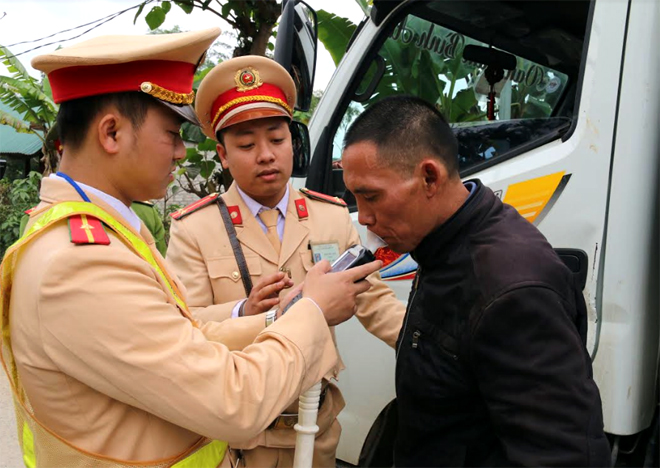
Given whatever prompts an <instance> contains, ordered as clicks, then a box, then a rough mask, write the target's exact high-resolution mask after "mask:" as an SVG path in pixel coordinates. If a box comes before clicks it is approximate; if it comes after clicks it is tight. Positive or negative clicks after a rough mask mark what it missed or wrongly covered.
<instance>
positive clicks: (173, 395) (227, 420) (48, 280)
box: [0, 28, 379, 468]
mask: <svg viewBox="0 0 660 468" xmlns="http://www.w3.org/2000/svg"><path fill="white" fill-rule="evenodd" d="M218 34H219V30H218V29H215V28H214V29H210V30H205V31H200V32H192V33H183V34H172V35H154V36H107V37H99V38H95V39H91V40H88V41H85V42H83V43H80V44H77V45H74V46H71V47H68V48H64V49H61V50H58V51H56V52H53V53H51V54H48V55H44V56H39V57H37V58H35V59H34V60H33V66H34V67H35V68H37V69H38V70H41V71H43V72H45V73H47V74H48V76H49V79H50V83H51V86H52V90H53V97H54V100H55V101H56V102H58V103H61V106H60V110H59V114H58V124H59V128H60V135H61V140H62V144H63V146H64V153H63V156H62V161H61V167H60V170H61V172H58V174H57V175H53V176H52V177H50V178H47V179H45V180H44V181H43V184H42V187H41V192H40V198H41V203H40V204H39V205H38V206H37V208H36V209H35V210H34V211H32V212H31V214H30V221H29V223H28V226H27V231H26V233H25V235H24V236H23V237H22V238H21V239H20V240H19V241H18V243H17V244H15V245H14V246H12V247H11V248H10V249H9V250H8V251H7V254H6V256H5V259H4V261H3V263H2V266H1V267H0V270H1V272H2V276H1V280H2V282H1V283H0V293H1V295H2V300H1V301H0V303H1V304H2V322H1V323H2V329H1V332H2V333H1V334H0V340H1V344H2V348H1V349H2V354H1V357H2V362H3V367H4V369H5V370H6V371H7V375H8V377H9V379H10V383H11V386H12V388H13V390H14V397H15V403H16V414H17V421H18V434H19V443H20V445H21V448H22V450H23V454H24V460H25V463H26V465H27V466H30V467H33V466H39V467H42V466H57V467H61V466H67V467H73V466H95V467H97V466H101V467H109V466H135V465H139V466H176V467H179V468H181V467H200V468H204V467H209V468H210V467H215V466H219V465H223V466H228V465H229V458H228V457H225V453H226V442H224V441H226V440H229V439H231V440H239V441H246V440H250V439H251V438H253V437H255V436H256V435H257V434H259V433H260V432H261V431H263V430H264V429H265V428H266V427H267V426H268V425H269V424H270V423H271V422H272V420H273V419H274V418H275V417H276V416H277V415H278V414H280V413H281V412H282V410H284V409H285V408H286V407H287V406H288V405H289V404H290V403H291V402H292V401H294V400H295V399H296V398H297V396H298V395H299V394H300V393H301V392H303V391H305V390H306V389H307V388H309V387H310V386H312V385H313V384H314V383H315V382H318V381H319V380H320V379H321V378H322V377H323V376H324V375H326V374H327V372H328V371H330V370H331V369H333V368H334V367H335V366H336V363H337V360H338V356H337V355H336V351H335V347H334V344H333V341H332V334H331V331H330V328H329V327H328V323H330V324H334V323H335V322H337V321H341V320H344V319H347V318H348V317H350V316H351V315H352V309H353V308H354V306H355V296H356V295H357V294H358V293H360V292H363V291H365V290H367V289H368V288H369V284H368V282H367V281H360V282H358V283H357V284H354V283H353V281H354V280H356V279H359V275H360V274H362V275H363V276H364V275H367V274H370V273H372V272H373V271H375V270H376V269H377V268H378V267H379V262H374V263H373V264H370V265H365V267H364V269H363V270H362V271H358V272H355V273H352V272H344V273H343V274H331V275H326V274H325V272H326V271H328V269H329V264H328V263H327V262H326V263H324V264H322V265H319V266H317V267H316V268H314V269H313V270H312V271H311V272H310V275H308V280H307V281H306V283H305V285H304V289H303V295H304V296H305V298H303V299H302V300H300V301H299V302H298V303H296V304H295V305H294V306H293V307H292V308H291V310H290V311H289V312H288V313H287V314H286V315H284V316H282V317H281V318H280V319H279V320H277V321H276V322H275V323H273V324H272V325H271V326H270V327H268V328H267V329H264V327H265V323H266V321H267V320H269V321H273V319H275V318H277V312H275V313H271V314H261V315H255V316H252V317H248V318H246V319H245V320H242V321H240V322H239V321H226V322H223V323H217V322H206V323H203V324H202V323H200V322H199V321H197V320H195V319H194V318H193V317H192V315H191V314H190V312H189V309H188V307H187V305H186V293H185V288H184V287H183V285H182V284H181V283H180V282H179V281H178V279H177V278H176V276H175V275H174V273H173V271H172V269H171V267H170V265H169V264H168V263H167V262H166V261H165V260H164V259H163V257H162V256H161V255H160V254H159V253H158V251H157V250H156V248H155V245H154V241H153V238H152V236H151V235H150V234H149V231H148V230H147V229H146V228H145V226H144V224H143V223H141V222H140V221H139V219H138V218H137V216H135V214H134V213H132V212H131V211H130V209H129V206H130V204H131V202H132V201H134V200H144V199H154V198H160V197H162V196H163V195H164V194H165V190H166V188H167V186H168V184H169V183H170V182H171V180H172V170H173V169H174V167H175V163H176V161H177V160H180V159H182V158H183V156H184V155H185V148H184V146H183V142H182V141H181V137H180V134H179V128H180V125H181V123H182V122H183V120H184V119H189V120H194V112H193V110H192V108H191V107H190V106H189V103H190V102H191V101H192V99H193V94H192V81H193V74H194V71H195V68H196V65H197V64H198V63H199V62H200V60H201V58H202V55H203V54H204V51H205V50H206V48H207V47H208V46H209V45H210V44H211V42H212V41H213V40H214V39H215V38H216V37H217V36H218ZM338 287H340V288H348V294H347V295H344V296H339V297H338V296H337V295H334V294H330V293H329V292H328V291H329V290H330V289H336V288H338ZM248 332H251V333H252V334H253V337H254V334H256V339H253V337H252V338H250V340H249V342H248V343H239V345H240V346H241V348H242V349H241V351H240V352H232V351H231V350H230V349H229V348H228V346H226V345H225V344H224V341H225V339H226V338H227V337H232V336H237V335H238V336H241V335H249V334H250V333H248ZM232 347H233V345H232Z"/></svg>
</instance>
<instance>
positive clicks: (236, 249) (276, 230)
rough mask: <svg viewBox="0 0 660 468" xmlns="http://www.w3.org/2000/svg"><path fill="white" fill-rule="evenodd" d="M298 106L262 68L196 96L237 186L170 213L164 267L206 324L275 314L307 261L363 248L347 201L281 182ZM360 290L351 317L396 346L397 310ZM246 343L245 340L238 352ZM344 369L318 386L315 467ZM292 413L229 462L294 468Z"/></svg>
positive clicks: (260, 63) (330, 441)
mask: <svg viewBox="0 0 660 468" xmlns="http://www.w3.org/2000/svg"><path fill="white" fill-rule="evenodd" d="M295 100H296V90H295V85H294V83H293V80H292V79H291V77H290V76H289V74H288V73H287V72H286V70H285V69H284V68H282V67H281V66H280V65H279V64H278V63H276V62H275V61H273V60H271V59H268V58H265V57H258V56H244V57H238V58H233V59H231V60H228V61H225V62H222V63H221V64H219V65H218V66H216V67H215V68H214V69H213V70H212V71H211V72H209V73H208V74H207V75H206V77H205V78H204V79H203V81H202V83H201V84H200V86H199V90H198V94H197V100H196V103H195V110H196V111H197V115H198V118H199V120H200V123H201V127H202V129H203V131H204V133H205V134H206V135H207V136H209V137H210V138H214V139H216V140H217V141H218V145H217V150H218V154H219V156H220V160H221V162H222V165H223V168H225V169H228V170H229V171H230V172H231V174H232V176H233V178H234V182H233V184H232V185H231V187H229V189H228V190H227V192H226V193H224V194H223V195H222V196H218V195H217V194H213V195H210V196H209V197H207V198H205V199H202V200H200V201H198V202H196V203H194V204H192V205H191V206H189V207H186V208H184V209H182V210H180V211H179V212H178V213H174V214H173V218H174V221H173V222H172V225H171V231H170V234H171V235H170V243H169V247H168V251H167V258H168V261H170V262H172V264H173V266H174V269H175V271H176V272H177V275H179V277H180V278H181V281H182V282H183V283H184V285H185V286H186V288H187V290H188V293H189V296H188V297H189V305H190V307H191V311H192V313H193V315H195V317H196V318H198V319H200V320H202V321H206V320H217V321H220V320H227V321H231V322H241V321H243V320H249V319H250V318H251V316H253V315H254V314H259V313H263V312H265V311H267V310H269V309H271V308H274V307H277V306H278V304H281V298H283V297H284V296H285V295H286V294H287V290H288V288H289V287H290V286H292V285H299V284H300V283H302V282H303V280H304V281H305V282H306V281H307V279H306V278H309V275H308V273H309V271H310V270H311V269H312V268H313V267H314V264H315V261H321V260H328V261H332V260H334V259H336V258H337V257H338V256H339V255H340V254H341V253H343V252H344V251H345V250H346V249H347V248H348V247H350V246H351V245H354V244H358V243H360V238H359V236H358V233H357V231H356V230H355V228H354V226H353V224H352V222H351V218H350V216H349V213H348V210H347V208H346V205H345V203H344V202H343V200H341V199H339V198H336V197H329V196H326V195H323V194H319V193H314V192H311V191H308V190H305V189H302V190H296V189H294V188H293V186H292V185H291V184H290V183H289V178H290V177H291V173H292V165H293V150H292V136H291V132H290V128H289V125H290V121H291V118H292V113H293V105H294V103H295ZM223 212H224V213H223ZM223 219H224V221H223ZM241 265H243V266H242V267H241ZM245 280H248V281H247V282H246V281H245ZM368 280H369V282H370V283H371V284H372V288H371V290H370V291H368V292H367V293H365V294H362V295H360V297H359V298H358V300H357V304H358V305H357V312H356V316H357V317H358V319H359V320H360V321H361V322H362V324H363V325H364V326H365V328H366V329H367V330H368V331H369V332H371V333H372V334H374V335H375V336H377V337H378V338H380V339H381V340H383V341H384V342H385V343H387V344H388V345H390V346H394V343H395V341H396V339H397V336H398V334H399V330H400V328H401V323H402V318H403V314H404V313H405V310H404V309H405V308H404V306H403V304H402V303H401V302H400V301H399V300H397V299H396V297H395V295H394V294H393V292H392V291H391V289H390V288H389V287H387V286H386V285H385V284H384V283H383V281H382V280H381V279H380V276H379V275H378V274H377V273H375V274H374V275H372V276H370V277H369V278H368ZM246 283H247V285H246ZM250 285H251V286H250ZM333 293H334V294H343V291H341V290H336V291H333ZM251 340H252V337H250V336H249V335H247V334H246V335H244V336H241V337H235V343H234V344H235V345H236V346H243V345H245V344H247V343H250V342H251ZM342 368H343V364H342V363H341V362H339V363H338V364H337V365H336V366H335V367H333V369H331V370H330V371H329V372H328V373H327V374H326V375H325V380H324V381H323V390H322V396H321V405H320V409H319V414H318V422H317V425H318V426H319V432H318V433H317V438H316V443H315V451H314V460H313V466H315V467H319V466H322V467H330V466H333V467H334V466H335V452H336V447H337V443H338V441H339V435H340V432H341V428H340V425H339V423H338V422H337V421H336V416H337V414H338V413H339V412H340V411H341V410H342V408H343V407H344V400H343V398H342V396H341V393H340V391H339V389H338V388H337V387H336V386H335V385H333V384H331V383H329V382H328V381H329V380H330V379H333V378H336V377H337V375H338V373H339V371H340V370H341V369H342ZM275 391H276V389H275V388H274V387H273V388H271V389H269V392H275ZM297 412H298V407H297V402H294V403H293V404H292V405H291V406H290V407H289V408H287V410H286V411H285V412H284V413H283V414H282V415H280V416H279V417H277V418H273V421H272V422H271V424H270V425H269V427H268V429H267V430H266V431H265V432H263V433H262V434H260V435H259V436H258V437H256V438H254V439H253V440H251V441H250V442H248V443H241V442H240V441H234V440H229V445H230V447H231V448H232V456H234V457H235V458H242V462H243V463H244V464H245V465H246V466H248V467H264V466H280V467H281V466H291V465H292V462H293V447H294V445H295V440H296V433H295V431H294V429H293V426H294V425H295V423H296V422H297ZM233 449H236V450H233Z"/></svg>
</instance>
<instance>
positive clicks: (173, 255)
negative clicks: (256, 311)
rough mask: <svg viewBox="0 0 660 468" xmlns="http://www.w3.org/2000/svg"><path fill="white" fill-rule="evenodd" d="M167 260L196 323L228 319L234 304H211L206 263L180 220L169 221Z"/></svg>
mask: <svg viewBox="0 0 660 468" xmlns="http://www.w3.org/2000/svg"><path fill="white" fill-rule="evenodd" d="M167 260H168V261H169V262H170V263H171V264H172V266H173V267H174V271H175V272H176V274H177V276H178V277H179V279H180V280H181V281H182V282H183V284H184V285H185V286H186V290H187V291H188V307H190V312H191V313H192V314H193V316H194V317H195V318H196V319H197V320H201V321H202V322H208V321H215V322H221V321H223V320H226V319H228V318H231V311H232V309H233V308H234V306H235V305H236V303H237V302H238V301H231V302H226V303H222V304H214V300H213V287H212V286H211V279H210V278H209V272H208V269H207V267H206V262H204V258H203V257H202V254H201V250H200V248H199V244H198V243H197V240H196V239H195V238H194V235H192V234H191V233H190V232H188V230H187V229H186V226H185V222H184V221H183V220H181V221H176V220H174V221H172V225H171V227H170V243H169V246H168V248H167Z"/></svg>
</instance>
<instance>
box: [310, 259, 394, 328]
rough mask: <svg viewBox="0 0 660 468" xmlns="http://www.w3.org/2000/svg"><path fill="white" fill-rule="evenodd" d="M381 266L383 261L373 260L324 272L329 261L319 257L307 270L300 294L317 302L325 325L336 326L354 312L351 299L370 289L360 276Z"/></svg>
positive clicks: (327, 268) (353, 301)
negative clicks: (321, 259) (320, 259)
mask: <svg viewBox="0 0 660 468" xmlns="http://www.w3.org/2000/svg"><path fill="white" fill-rule="evenodd" d="M381 266H383V262H381V261H380V260H376V261H375V262H371V263H367V264H366V265H360V266H358V267H355V268H350V269H348V270H346V271H341V272H338V273H330V274H326V273H328V272H329V271H330V263H329V262H328V261H326V260H323V261H321V262H319V263H317V264H316V265H314V267H313V268H312V269H311V270H309V272H308V273H307V277H306V278H305V283H304V284H303V297H308V298H310V299H312V300H314V301H315V302H316V303H317V304H318V305H319V307H320V308H321V310H322V311H323V315H325V319H326V321H327V322H328V325H330V326H332V325H339V324H340V323H342V322H345V321H346V320H348V319H349V318H351V317H352V316H353V314H355V298H356V297H357V296H358V294H361V293H363V292H365V291H368V290H369V288H371V284H370V283H369V282H368V281H366V280H365V279H364V278H366V277H367V276H369V275H370V274H371V273H373V272H375V271H378V270H379V269H380V267H381ZM356 281H357V283H356Z"/></svg>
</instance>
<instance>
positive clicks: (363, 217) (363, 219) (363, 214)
mask: <svg viewBox="0 0 660 468" xmlns="http://www.w3.org/2000/svg"><path fill="white" fill-rule="evenodd" d="M375 222H376V218H375V217H374V215H373V213H371V212H370V211H367V209H365V208H361V207H360V202H358V223H360V224H361V225H363V226H373V225H374V223H375Z"/></svg>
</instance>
